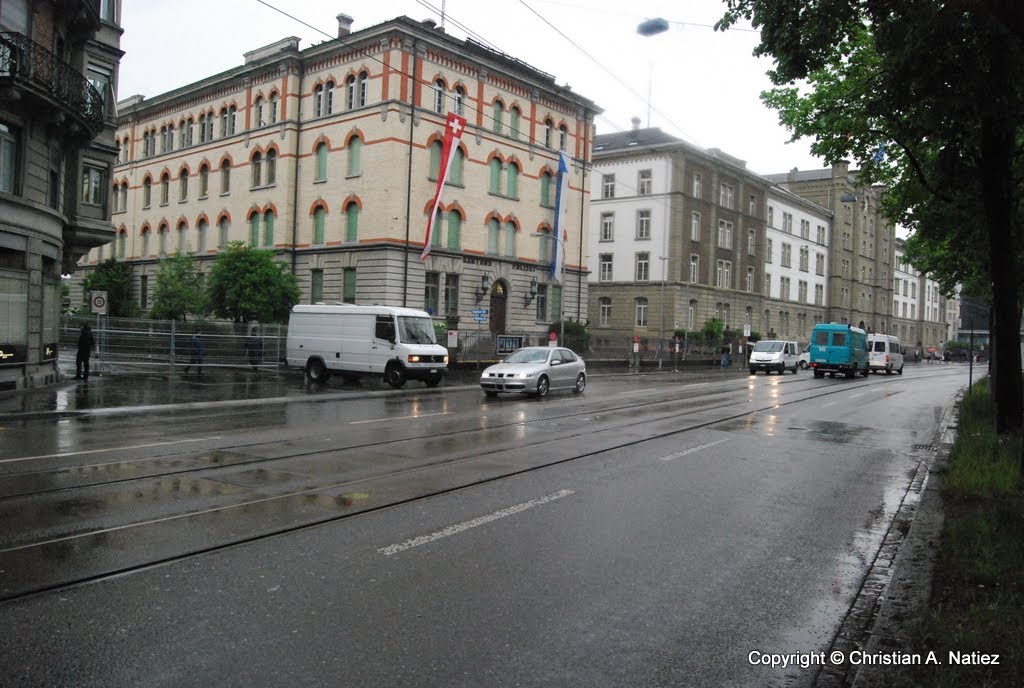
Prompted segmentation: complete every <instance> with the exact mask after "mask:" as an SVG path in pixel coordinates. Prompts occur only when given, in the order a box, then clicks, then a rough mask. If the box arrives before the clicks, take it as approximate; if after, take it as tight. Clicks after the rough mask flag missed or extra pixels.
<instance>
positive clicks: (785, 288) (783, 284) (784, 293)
mask: <svg viewBox="0 0 1024 688" xmlns="http://www.w3.org/2000/svg"><path fill="white" fill-rule="evenodd" d="M779 298H780V299H781V300H783V301H789V278H788V277H780V278H779Z"/></svg>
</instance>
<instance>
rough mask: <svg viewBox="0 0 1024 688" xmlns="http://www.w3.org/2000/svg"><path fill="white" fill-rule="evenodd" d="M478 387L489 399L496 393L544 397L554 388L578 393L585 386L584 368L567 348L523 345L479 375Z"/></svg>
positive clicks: (582, 363) (580, 359) (584, 365)
mask: <svg viewBox="0 0 1024 688" xmlns="http://www.w3.org/2000/svg"><path fill="white" fill-rule="evenodd" d="M480 387H482V388H483V390H484V394H486V395H487V396H489V397H493V396H497V395H498V393H499V392H512V393H518V394H533V395H536V396H538V397H543V396H547V393H548V392H549V391H550V390H553V389H571V390H572V391H573V392H574V393H576V394H579V393H580V392H582V391H583V390H584V389H586V387H587V365H586V363H584V362H583V359H582V358H580V357H579V356H578V355H576V353H575V352H574V351H572V350H570V349H565V348H562V347H553V346H526V347H523V348H522V349H519V350H517V351H515V352H514V353H512V354H511V355H510V356H509V357H508V358H506V359H505V360H504V361H502V362H501V363H496V364H494V365H492V366H490V367H488V368H486V369H485V370H484V372H483V373H482V374H481V375H480Z"/></svg>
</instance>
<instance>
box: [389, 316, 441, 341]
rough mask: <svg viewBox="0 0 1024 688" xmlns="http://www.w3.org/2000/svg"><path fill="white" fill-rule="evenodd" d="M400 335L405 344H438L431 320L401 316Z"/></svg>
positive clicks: (399, 319)
mask: <svg viewBox="0 0 1024 688" xmlns="http://www.w3.org/2000/svg"><path fill="white" fill-rule="evenodd" d="M398 333H399V336H400V337H401V339H402V342H403V343H405V344H437V340H436V339H435V338H434V324H433V323H432V322H431V320H430V318H423V317H416V316H411V315H400V316H398Z"/></svg>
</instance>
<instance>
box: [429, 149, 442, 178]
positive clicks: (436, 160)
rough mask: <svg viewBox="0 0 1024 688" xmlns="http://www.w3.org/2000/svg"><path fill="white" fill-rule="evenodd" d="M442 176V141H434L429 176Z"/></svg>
mask: <svg viewBox="0 0 1024 688" xmlns="http://www.w3.org/2000/svg"><path fill="white" fill-rule="evenodd" d="M440 177H441V142H440V141H434V142H433V143H432V144H430V173H429V178H430V179H434V180H437V179H439V178H440Z"/></svg>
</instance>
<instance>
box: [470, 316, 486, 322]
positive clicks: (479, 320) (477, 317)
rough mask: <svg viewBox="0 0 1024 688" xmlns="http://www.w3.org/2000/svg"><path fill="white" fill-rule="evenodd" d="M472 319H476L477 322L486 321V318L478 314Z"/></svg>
mask: <svg viewBox="0 0 1024 688" xmlns="http://www.w3.org/2000/svg"><path fill="white" fill-rule="evenodd" d="M473 320H476V321H477V322H487V318H481V317H480V316H479V315H478V316H475V317H474V318H473Z"/></svg>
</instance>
